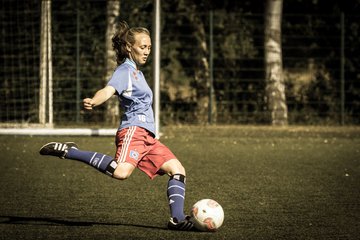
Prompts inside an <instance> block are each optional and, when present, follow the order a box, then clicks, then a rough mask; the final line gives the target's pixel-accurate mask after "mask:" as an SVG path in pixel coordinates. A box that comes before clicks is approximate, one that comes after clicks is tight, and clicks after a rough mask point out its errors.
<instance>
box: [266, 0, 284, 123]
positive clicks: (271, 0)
mask: <svg viewBox="0 0 360 240" xmlns="http://www.w3.org/2000/svg"><path fill="white" fill-rule="evenodd" d="M282 5H283V1H282V0H267V4H266V12H265V14H266V15H265V43H264V45H265V65H266V101H267V105H268V110H269V113H270V114H271V123H272V125H287V124H288V114H287V112H288V111H287V105H286V97H285V83H284V76H283V67H282V49H281V18H282Z"/></svg>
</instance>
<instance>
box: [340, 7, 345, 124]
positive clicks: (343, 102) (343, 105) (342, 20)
mask: <svg viewBox="0 0 360 240" xmlns="http://www.w3.org/2000/svg"><path fill="white" fill-rule="evenodd" d="M340 18H341V20H340V21H341V46H340V51H341V56H340V69H341V70H340V74H341V76H340V81H341V88H340V91H341V93H340V94H341V125H344V124H345V16H344V12H341V15H340Z"/></svg>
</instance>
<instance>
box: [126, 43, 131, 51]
mask: <svg viewBox="0 0 360 240" xmlns="http://www.w3.org/2000/svg"><path fill="white" fill-rule="evenodd" d="M126 51H127V52H131V46H130V44H128V43H127V44H126Z"/></svg>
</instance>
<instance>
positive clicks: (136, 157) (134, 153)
mask: <svg viewBox="0 0 360 240" xmlns="http://www.w3.org/2000/svg"><path fill="white" fill-rule="evenodd" d="M129 156H130V157H131V158H132V159H135V160H136V161H137V160H138V158H139V153H138V152H137V151H135V150H130V155H129Z"/></svg>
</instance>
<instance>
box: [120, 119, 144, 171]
mask: <svg viewBox="0 0 360 240" xmlns="http://www.w3.org/2000/svg"><path fill="white" fill-rule="evenodd" d="M144 134H145V133H144V130H143V129H141V128H139V127H135V126H134V127H129V128H126V129H122V130H120V131H118V132H117V134H116V147H117V149H116V154H115V160H116V162H117V163H118V164H120V163H129V164H132V165H133V166H134V167H137V165H138V163H139V161H140V160H141V159H142V158H143V156H144V155H145V154H146V153H147V151H148V150H147V147H146V144H145V142H144Z"/></svg>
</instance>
